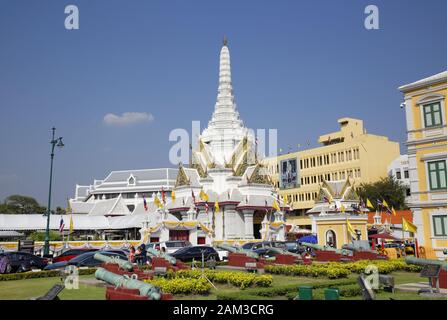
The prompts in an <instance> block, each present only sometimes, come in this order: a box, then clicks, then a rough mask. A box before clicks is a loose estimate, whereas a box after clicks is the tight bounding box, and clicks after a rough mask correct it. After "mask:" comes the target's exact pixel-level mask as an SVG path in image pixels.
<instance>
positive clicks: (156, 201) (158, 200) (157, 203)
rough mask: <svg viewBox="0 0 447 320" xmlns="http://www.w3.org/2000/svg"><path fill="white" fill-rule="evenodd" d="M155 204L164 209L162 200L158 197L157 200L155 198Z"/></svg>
mask: <svg viewBox="0 0 447 320" xmlns="http://www.w3.org/2000/svg"><path fill="white" fill-rule="evenodd" d="M154 204H155V205H156V206H157V207H159V208H161V207H162V204H161V202H160V199H158V197H157V196H155V198H154Z"/></svg>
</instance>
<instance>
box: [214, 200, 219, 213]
mask: <svg viewBox="0 0 447 320" xmlns="http://www.w3.org/2000/svg"><path fill="white" fill-rule="evenodd" d="M214 211H215V212H219V211H220V207H219V202H217V201H216V202H214Z"/></svg>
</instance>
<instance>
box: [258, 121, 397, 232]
mask: <svg viewBox="0 0 447 320" xmlns="http://www.w3.org/2000/svg"><path fill="white" fill-rule="evenodd" d="M338 123H339V125H340V130H339V131H337V132H333V133H328V134H324V135H322V136H320V138H319V139H318V142H319V143H320V144H321V147H318V148H313V149H308V150H303V151H298V152H293V153H288V154H282V155H279V156H277V157H273V158H265V159H264V160H263V163H265V164H266V166H267V168H268V171H269V173H270V174H271V176H272V180H273V182H274V183H275V185H276V187H277V188H278V189H279V194H280V195H281V196H282V197H284V196H285V197H286V198H287V201H288V202H289V204H290V206H291V209H292V210H293V213H294V215H295V216H303V215H304V214H305V213H306V211H307V210H309V209H311V208H312V207H314V205H315V200H316V198H317V197H318V194H317V192H318V190H319V189H320V187H321V184H322V183H323V181H340V180H346V179H347V178H348V177H349V178H350V179H351V180H352V181H353V183H354V184H356V185H358V184H360V183H362V182H366V183H369V182H374V181H377V180H379V179H380V178H383V177H386V176H387V168H388V165H389V164H390V163H391V161H393V160H394V159H396V158H397V157H398V156H399V154H400V152H399V149H400V148H399V143H397V142H393V141H390V140H389V139H388V138H387V137H384V136H378V135H374V134H369V133H366V130H365V128H364V127H363V121H362V120H358V119H352V118H342V119H339V120H338ZM290 172H292V173H290ZM293 219H294V217H293V215H291V216H289V217H288V218H287V221H288V223H291V224H294V223H293Z"/></svg>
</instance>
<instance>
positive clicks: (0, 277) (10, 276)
mask: <svg viewBox="0 0 447 320" xmlns="http://www.w3.org/2000/svg"><path fill="white" fill-rule="evenodd" d="M78 271H79V275H80V276H84V275H89V274H94V273H95V271H96V268H89V269H78ZM61 272H63V271H61V270H47V271H36V272H33V271H28V272H21V273H6V274H0V281H10V280H23V279H37V278H50V277H60V276H61V275H62V273H61Z"/></svg>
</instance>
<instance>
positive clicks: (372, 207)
mask: <svg viewBox="0 0 447 320" xmlns="http://www.w3.org/2000/svg"><path fill="white" fill-rule="evenodd" d="M366 207H367V208H370V209H374V206H373V205H372V203H371V201H369V199H368V198H366Z"/></svg>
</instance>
